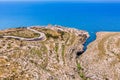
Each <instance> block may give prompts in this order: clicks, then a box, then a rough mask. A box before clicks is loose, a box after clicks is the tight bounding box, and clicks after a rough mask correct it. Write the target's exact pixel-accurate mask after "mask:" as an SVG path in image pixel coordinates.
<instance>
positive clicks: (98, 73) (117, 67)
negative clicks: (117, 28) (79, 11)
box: [78, 32, 120, 80]
mask: <svg viewBox="0 0 120 80" xmlns="http://www.w3.org/2000/svg"><path fill="white" fill-rule="evenodd" d="M78 63H79V64H80V67H81V69H80V71H79V72H80V73H81V74H83V75H84V78H85V79H87V78H89V79H90V80H120V32H98V33H97V39H96V40H95V41H94V42H92V43H91V44H90V45H89V46H88V47H87V51H86V52H85V53H83V54H82V55H81V56H80V58H79V59H78Z"/></svg>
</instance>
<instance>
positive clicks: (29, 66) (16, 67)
mask: <svg viewBox="0 0 120 80" xmlns="http://www.w3.org/2000/svg"><path fill="white" fill-rule="evenodd" d="M116 36H117V35H116ZM88 37H89V35H88V33H87V32H85V31H81V30H77V29H72V28H64V27H61V26H56V27H53V26H46V27H36V26H33V27H31V29H30V28H29V29H28V28H15V29H7V30H3V31H0V80H80V79H81V76H80V75H79V71H78V70H79V68H80V66H79V64H78V62H77V61H76V60H77V59H76V58H77V52H82V51H83V44H84V43H85V41H86V39H87V38H88ZM111 40H113V39H111ZM103 45H104V44H103ZM118 46H119V45H118ZM116 47H117V45H116ZM101 53H102V52H101ZM116 55H118V54H116ZM103 56H104V55H103ZM101 58H103V57H102V55H101ZM88 59H89V58H88ZM83 60H84V59H83ZM85 60H86V59H85ZM86 61H87V62H88V60H86ZM115 63H116V61H115ZM114 65H115V64H114ZM83 66H84V64H83ZM86 75H87V74H86ZM116 76H118V75H116Z"/></svg>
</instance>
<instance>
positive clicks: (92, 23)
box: [0, 2, 120, 43]
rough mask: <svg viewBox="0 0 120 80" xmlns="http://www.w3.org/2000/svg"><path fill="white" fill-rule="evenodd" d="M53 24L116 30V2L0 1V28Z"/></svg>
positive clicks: (119, 8)
mask: <svg viewBox="0 0 120 80" xmlns="http://www.w3.org/2000/svg"><path fill="white" fill-rule="evenodd" d="M48 24H53V25H55V24H57V25H62V26H66V27H73V28H77V29H82V30H86V31H88V32H89V33H90V36H91V38H90V39H89V40H88V43H89V42H91V41H92V40H94V39H95V33H96V32H97V31H119V32H120V3H80V2H78V3H77V2H0V29H6V28H14V27H20V26H32V25H48Z"/></svg>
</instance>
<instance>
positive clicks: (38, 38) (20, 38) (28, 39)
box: [3, 27, 46, 41]
mask: <svg viewBox="0 0 120 80" xmlns="http://www.w3.org/2000/svg"><path fill="white" fill-rule="evenodd" d="M27 29H28V30H30V31H33V32H34V33H38V34H40V36H39V37H37V38H23V37H18V36H3V38H14V39H19V40H26V41H36V40H46V36H45V34H44V33H42V32H39V31H37V30H34V29H31V28H30V27H27Z"/></svg>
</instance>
